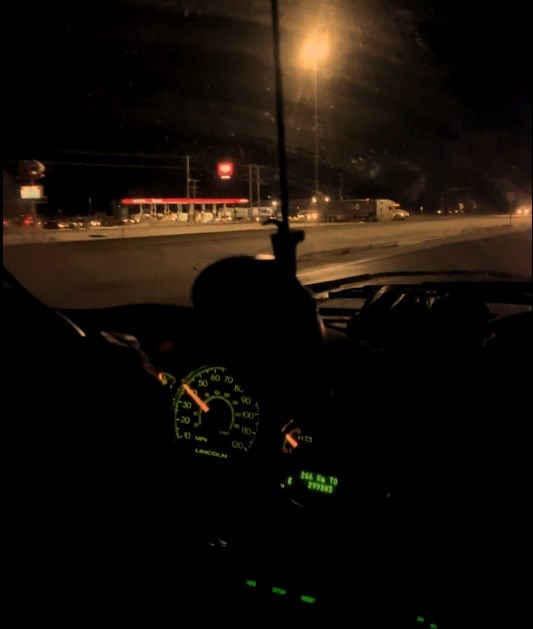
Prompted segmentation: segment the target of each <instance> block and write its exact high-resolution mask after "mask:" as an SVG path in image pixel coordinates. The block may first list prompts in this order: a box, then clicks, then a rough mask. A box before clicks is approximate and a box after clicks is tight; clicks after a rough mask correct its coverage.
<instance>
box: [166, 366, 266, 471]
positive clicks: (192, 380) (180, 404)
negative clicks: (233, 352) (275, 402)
mask: <svg viewBox="0 0 533 629" xmlns="http://www.w3.org/2000/svg"><path fill="white" fill-rule="evenodd" d="M175 385H176V386H177V385H178V382H176V383H175ZM258 428H259V406H258V404H257V401H256V400H255V398H254V397H253V396H252V395H251V394H250V393H249V391H247V390H246V387H245V386H243V384H242V383H241V382H239V381H238V380H237V378H235V376H234V375H233V374H232V373H231V372H230V371H229V370H228V369H227V368H226V367H210V366H205V367H201V368H200V369H198V370H196V371H193V372H192V373H190V374H188V375H187V376H186V377H185V378H183V380H182V381H181V383H179V386H177V390H176V391H175V397H174V432H175V434H176V439H177V440H178V441H179V442H181V443H182V444H184V445H189V446H190V447H191V448H192V449H193V451H194V452H195V453H196V454H199V455H203V456H210V457H215V458H219V459H229V458H231V457H232V456H234V455H238V454H244V453H246V452H248V451H249V450H250V448H251V447H252V445H253V443H254V440H255V437H256V435H257V430H258Z"/></svg>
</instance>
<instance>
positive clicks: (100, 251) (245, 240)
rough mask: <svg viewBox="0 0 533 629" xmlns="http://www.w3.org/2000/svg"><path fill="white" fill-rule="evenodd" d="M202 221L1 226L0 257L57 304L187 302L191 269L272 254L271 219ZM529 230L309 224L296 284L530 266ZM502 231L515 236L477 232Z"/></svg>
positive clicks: (413, 223)
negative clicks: (68, 234) (45, 232)
mask: <svg viewBox="0 0 533 629" xmlns="http://www.w3.org/2000/svg"><path fill="white" fill-rule="evenodd" d="M213 227H214V226H213ZM202 228H203V230H202V231H199V230H196V233H191V232H186V233H181V234H173V235H159V236H157V237H155V236H154V237H146V236H144V237H143V236H137V237H124V238H122V237H118V238H117V237H115V238H112V237H105V238H96V239H90V240H89V238H88V237H87V236H86V235H84V239H85V240H77V241H70V242H68V241H67V242H61V241H55V242H53V241H47V242H25V243H22V242H20V241H19V244H14V243H13V240H11V242H9V234H8V238H7V240H6V235H4V245H5V246H4V264H5V266H7V268H8V269H9V270H10V271H12V272H13V273H14V275H15V276H16V277H17V278H18V279H19V280H20V281H21V282H22V283H23V284H24V285H25V286H26V287H27V288H28V289H29V290H30V291H32V292H33V293H34V294H35V295H36V296H37V297H39V298H40V299H42V300H43V301H44V302H45V303H47V304H49V305H53V306H57V307H65V308H76V307H104V306H111V305H118V304H125V303H148V302H153V303H175V304H187V303H189V295H190V290H191V287H192V284H193V282H194V279H195V277H196V276H197V275H198V273H199V272H200V271H201V270H202V269H203V268H205V267H206V266H208V265H209V264H210V263H212V262H213V261H215V260H217V259H220V258H222V257H226V256H230V255H255V254H270V253H271V247H270V238H269V236H270V234H271V233H272V228H268V227H260V226H259V227H258V228H256V229H252V230H250V229H244V228H243V229H239V230H235V229H234V230H228V229H224V230H223V231H216V230H215V229H213V228H208V231H204V230H205V226H200V229H202ZM119 229H120V228H119ZM530 230H531V219H530V218H529V217H528V218H525V219H524V218H522V219H513V221H512V225H509V218H508V217H496V216H489V217H475V218H459V219H453V218H450V219H448V218H435V219H432V220H431V219H426V220H424V219H422V220H409V221H406V222H398V223H388V224H380V223H372V224H366V223H362V224H348V225H331V226H330V225H328V226H315V227H310V228H308V229H306V240H305V242H304V243H303V244H302V246H301V248H300V249H299V269H300V278H301V279H302V281H304V282H305V283H309V282H318V281H324V279H330V278H331V277H333V276H335V274H337V275H338V274H341V275H342V274H343V273H344V274H353V273H354V272H357V273H366V272H375V269H378V270H379V269H383V270H391V269H396V268H400V267H402V268H403V267H404V266H405V267H406V268H411V269H413V268H414V269H422V268H424V269H434V268H436V267H438V268H444V269H449V268H489V269H490V268H492V269H494V268H497V269H498V270H501V269H502V267H503V268H504V269H505V270H507V272H515V273H519V272H521V273H523V274H525V275H531V236H530V234H531V231H530ZM125 231H128V230H125ZM511 233H512V234H513V235H514V236H515V237H516V238H515V240H516V242H515V241H514V240H513V243H509V242H507V240H508V238H507V240H506V238H505V237H504V238H503V239H497V238H489V239H487V238H486V237H487V236H491V235H492V236H495V235H497V234H504V235H506V236H510V235H511ZM55 235H56V236H60V237H63V234H55ZM472 239H474V240H472ZM492 241H494V242H495V241H499V242H500V241H501V242H500V244H498V245H497V247H496V252H492V251H491V247H488V246H485V245H480V244H479V243H481V242H487V243H488V242H492ZM476 243H477V244H476ZM501 243H503V244H501ZM493 244H494V243H493ZM446 247H448V248H449V249H447V248H446ZM478 258H479V259H478ZM354 269H355V271H354Z"/></svg>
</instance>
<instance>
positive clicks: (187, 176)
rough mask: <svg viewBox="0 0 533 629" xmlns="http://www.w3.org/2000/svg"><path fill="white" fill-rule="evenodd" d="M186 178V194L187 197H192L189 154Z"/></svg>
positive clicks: (186, 160) (186, 157)
mask: <svg viewBox="0 0 533 629" xmlns="http://www.w3.org/2000/svg"><path fill="white" fill-rule="evenodd" d="M185 178H186V179H185V196H186V197H187V199H190V197H191V191H190V188H189V184H190V183H191V168H190V160H189V156H188V155H185Z"/></svg>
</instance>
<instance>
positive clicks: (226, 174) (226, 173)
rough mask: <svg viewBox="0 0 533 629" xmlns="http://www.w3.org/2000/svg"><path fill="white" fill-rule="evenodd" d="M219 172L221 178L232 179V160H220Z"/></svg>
mask: <svg viewBox="0 0 533 629" xmlns="http://www.w3.org/2000/svg"><path fill="white" fill-rule="evenodd" d="M217 174H218V176H219V177H220V178H221V179H231V178H232V177H233V164H232V163H231V162H219V163H218V164H217Z"/></svg>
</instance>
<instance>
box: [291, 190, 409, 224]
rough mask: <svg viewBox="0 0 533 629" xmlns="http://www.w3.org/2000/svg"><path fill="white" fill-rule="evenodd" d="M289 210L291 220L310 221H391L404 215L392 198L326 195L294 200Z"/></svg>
mask: <svg viewBox="0 0 533 629" xmlns="http://www.w3.org/2000/svg"><path fill="white" fill-rule="evenodd" d="M289 212H290V214H291V217H292V220H295V221H301V222H310V223H333V222H354V221H368V222H372V221H392V220H397V219H398V217H399V216H402V218H404V217H405V213H404V214H403V215H401V214H400V213H401V212H402V210H400V205H399V203H396V201H393V200H392V199H330V198H329V197H327V196H325V197H316V196H315V197H311V198H310V199H298V200H294V201H292V202H291V204H290V206H289ZM407 215H408V214H407Z"/></svg>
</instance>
